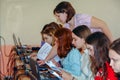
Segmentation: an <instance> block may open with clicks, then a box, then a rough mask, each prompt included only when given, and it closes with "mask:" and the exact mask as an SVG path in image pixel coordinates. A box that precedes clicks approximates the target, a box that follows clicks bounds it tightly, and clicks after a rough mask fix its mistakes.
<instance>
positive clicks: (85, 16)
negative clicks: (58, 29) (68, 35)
mask: <svg viewBox="0 0 120 80" xmlns="http://www.w3.org/2000/svg"><path fill="white" fill-rule="evenodd" d="M74 17H75V18H90V17H92V16H91V15H88V14H83V13H80V14H75V16H74Z"/></svg>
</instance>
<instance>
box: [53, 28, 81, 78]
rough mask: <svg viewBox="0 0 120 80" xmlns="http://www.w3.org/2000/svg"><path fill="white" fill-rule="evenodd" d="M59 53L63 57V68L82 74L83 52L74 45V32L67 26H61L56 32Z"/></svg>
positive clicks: (69, 71) (72, 72)
mask: <svg viewBox="0 0 120 80" xmlns="http://www.w3.org/2000/svg"><path fill="white" fill-rule="evenodd" d="M54 36H55V44H56V46H57V54H58V56H59V57H60V58H61V64H62V66H63V70H65V71H66V72H68V73H70V74H72V75H75V76H80V75H81V69H80V66H81V63H80V59H81V54H80V52H79V50H78V49H76V48H74V47H73V46H72V32H71V31H70V30H69V29H67V28H61V29H59V30H57V31H56V32H55V34H54Z"/></svg>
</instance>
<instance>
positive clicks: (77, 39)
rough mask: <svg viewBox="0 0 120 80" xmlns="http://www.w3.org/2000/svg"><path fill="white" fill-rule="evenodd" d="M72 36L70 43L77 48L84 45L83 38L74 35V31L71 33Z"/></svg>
mask: <svg viewBox="0 0 120 80" xmlns="http://www.w3.org/2000/svg"><path fill="white" fill-rule="evenodd" d="M72 38H73V41H72V44H73V45H74V46H75V47H76V48H77V49H80V48H83V47H84V45H85V40H84V39H83V38H80V37H78V36H76V35H75V34H74V33H72Z"/></svg>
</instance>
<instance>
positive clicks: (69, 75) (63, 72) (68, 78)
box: [61, 70, 73, 80]
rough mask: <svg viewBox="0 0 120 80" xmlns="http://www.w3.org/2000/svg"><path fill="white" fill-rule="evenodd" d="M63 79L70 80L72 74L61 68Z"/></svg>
mask: <svg viewBox="0 0 120 80" xmlns="http://www.w3.org/2000/svg"><path fill="white" fill-rule="evenodd" d="M61 73H62V78H63V80H72V78H73V77H72V75H71V74H70V73H68V72H66V71H64V70H61Z"/></svg>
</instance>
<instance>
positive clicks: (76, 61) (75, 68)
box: [69, 49, 81, 76]
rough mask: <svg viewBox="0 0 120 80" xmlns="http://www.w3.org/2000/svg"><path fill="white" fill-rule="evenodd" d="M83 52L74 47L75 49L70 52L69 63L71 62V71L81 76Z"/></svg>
mask: <svg viewBox="0 0 120 80" xmlns="http://www.w3.org/2000/svg"><path fill="white" fill-rule="evenodd" d="M80 59H81V54H80V52H79V50H77V49H74V50H73V51H71V52H70V55H69V63H70V66H69V67H70V68H71V69H70V70H69V72H70V73H71V74H73V75H76V76H79V75H81V68H80V67H81V62H80Z"/></svg>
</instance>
